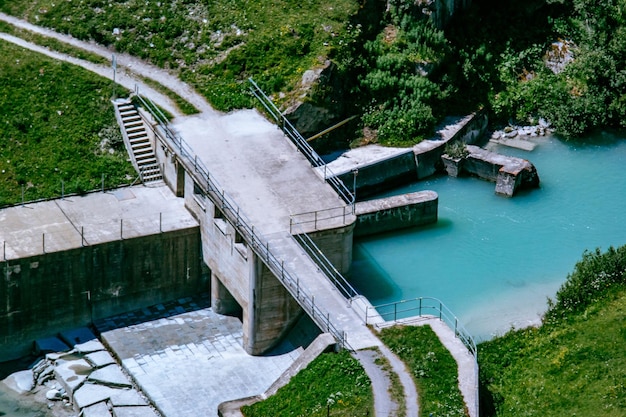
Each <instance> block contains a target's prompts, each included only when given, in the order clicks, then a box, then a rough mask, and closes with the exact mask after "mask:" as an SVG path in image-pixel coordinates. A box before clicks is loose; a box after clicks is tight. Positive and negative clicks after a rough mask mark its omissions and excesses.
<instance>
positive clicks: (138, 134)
mask: <svg viewBox="0 0 626 417" xmlns="http://www.w3.org/2000/svg"><path fill="white" fill-rule="evenodd" d="M139 138H146V139H147V138H148V134H147V133H146V132H145V131H143V132H136V133H128V140H133V139H139Z"/></svg>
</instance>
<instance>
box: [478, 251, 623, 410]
mask: <svg viewBox="0 0 626 417" xmlns="http://www.w3.org/2000/svg"><path fill="white" fill-rule="evenodd" d="M624 317H626V246H622V247H620V248H618V249H614V248H610V249H609V250H608V251H606V252H604V253H602V252H600V251H598V250H596V251H594V252H586V253H585V254H584V255H583V259H582V260H581V261H580V262H579V263H578V264H577V265H576V267H575V269H574V272H573V273H572V274H571V275H570V276H569V277H568V279H567V281H566V282H565V283H564V284H563V286H562V287H561V289H560V290H559V291H558V293H557V297H556V301H555V303H554V304H553V305H552V306H551V308H550V309H549V311H548V313H547V314H546V316H545V319H544V323H543V324H542V326H541V327H539V328H528V329H524V330H518V331H512V332H509V333H508V334H506V335H505V336H503V337H500V338H496V339H494V340H492V341H489V342H486V343H483V344H481V345H480V346H479V360H480V379H481V396H482V398H481V400H482V401H481V414H482V415H483V416H488V417H490V416H494V417H507V416H511V417H517V416H531V415H532V416H535V415H536V416H546V417H549V416H554V417H561V416H574V415H581V416H583V415H584V416H607V417H608V416H611V417H620V416H626V383H625V382H624V381H626V353H625V351H624V346H625V345H626V321H625V320H624Z"/></svg>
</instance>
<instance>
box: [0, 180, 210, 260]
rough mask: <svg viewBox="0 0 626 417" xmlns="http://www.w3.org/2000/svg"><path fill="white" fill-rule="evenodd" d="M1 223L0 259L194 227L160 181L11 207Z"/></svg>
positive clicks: (0, 215)
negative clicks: (148, 184)
mask: <svg viewBox="0 0 626 417" xmlns="http://www.w3.org/2000/svg"><path fill="white" fill-rule="evenodd" d="M0 224H1V225H2V227H0V244H2V243H1V242H3V246H0V251H3V252H2V253H0V260H4V259H16V258H24V257H28V256H32V255H39V254H42V253H50V252H58V251H63V250H68V249H74V248H80V247H81V245H82V244H85V245H94V244H98V243H104V242H110V241H114V240H118V239H119V238H120V236H122V237H123V238H131V237H138V236H145V235H151V234H156V233H159V230H160V228H161V229H162V230H163V231H169V230H176V229H181V228H188V227H194V226H197V225H198V223H197V221H196V220H195V219H194V218H193V217H192V216H191V214H190V213H189V212H188V211H187V210H186V209H185V207H184V205H183V200H182V199H180V198H176V197H175V196H174V194H172V192H171V191H170V189H169V188H167V186H165V185H164V184H162V185H160V186H154V187H144V186H142V185H138V186H134V187H128V188H119V189H117V190H114V191H108V192H105V193H93V194H86V195H83V196H70V197H66V198H64V199H56V200H50V201H43V202H38V203H27V204H25V205H23V206H15V207H10V208H6V209H3V210H0ZM81 233H82V236H83V239H84V241H83V242H82V244H81Z"/></svg>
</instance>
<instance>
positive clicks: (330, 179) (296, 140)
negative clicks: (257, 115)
mask: <svg viewBox="0 0 626 417" xmlns="http://www.w3.org/2000/svg"><path fill="white" fill-rule="evenodd" d="M248 81H250V84H252V87H250V91H251V92H252V94H253V95H254V96H255V97H256V98H257V99H258V100H259V102H260V103H261V105H262V106H263V107H264V108H265V110H267V112H268V113H269V115H270V116H272V118H273V119H274V120H275V121H276V123H277V124H278V126H279V127H280V128H281V129H282V131H283V132H284V133H285V134H286V135H287V137H288V138H289V139H290V140H291V142H292V143H293V144H294V145H295V146H296V148H297V149H298V150H299V151H300V152H302V154H303V155H304V156H305V157H306V158H307V159H308V160H309V162H310V163H311V165H313V166H314V167H315V168H317V167H322V166H323V167H324V180H325V181H326V182H327V183H329V184H330V185H331V187H333V189H334V190H335V191H336V192H337V194H339V196H340V197H341V199H342V200H343V201H345V202H346V203H348V204H354V203H355V198H354V194H353V193H352V192H351V191H350V190H348V188H347V187H346V186H345V184H344V183H343V181H341V180H340V179H339V177H337V176H336V175H335V174H334V173H333V172H332V171H331V170H330V168H328V167H327V165H326V162H324V160H323V159H322V158H321V157H320V156H319V155H318V154H317V152H315V150H314V149H313V148H312V147H311V145H309V143H308V142H307V141H306V139H304V138H303V137H302V135H301V134H300V132H298V130H297V129H296V128H295V127H294V126H293V125H292V124H291V122H290V121H289V120H288V119H287V118H286V117H285V116H284V115H283V114H282V113H281V112H280V110H278V108H277V107H276V105H275V104H274V102H273V101H272V100H271V99H270V98H269V97H268V96H267V95H266V94H265V93H264V92H263V90H261V88H260V87H259V86H258V85H257V83H255V82H254V80H253V79H252V78H248Z"/></svg>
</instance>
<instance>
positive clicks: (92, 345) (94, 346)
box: [74, 339, 106, 353]
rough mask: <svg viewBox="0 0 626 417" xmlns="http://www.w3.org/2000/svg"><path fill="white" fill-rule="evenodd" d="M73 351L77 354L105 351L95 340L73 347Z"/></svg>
mask: <svg viewBox="0 0 626 417" xmlns="http://www.w3.org/2000/svg"><path fill="white" fill-rule="evenodd" d="M74 349H76V351H77V352H79V353H92V352H98V351H101V350H106V348H105V347H104V345H103V344H102V343H101V342H100V341H99V340H97V339H96V340H90V341H88V342H85V343H81V344H78V345H76V346H74Z"/></svg>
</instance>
